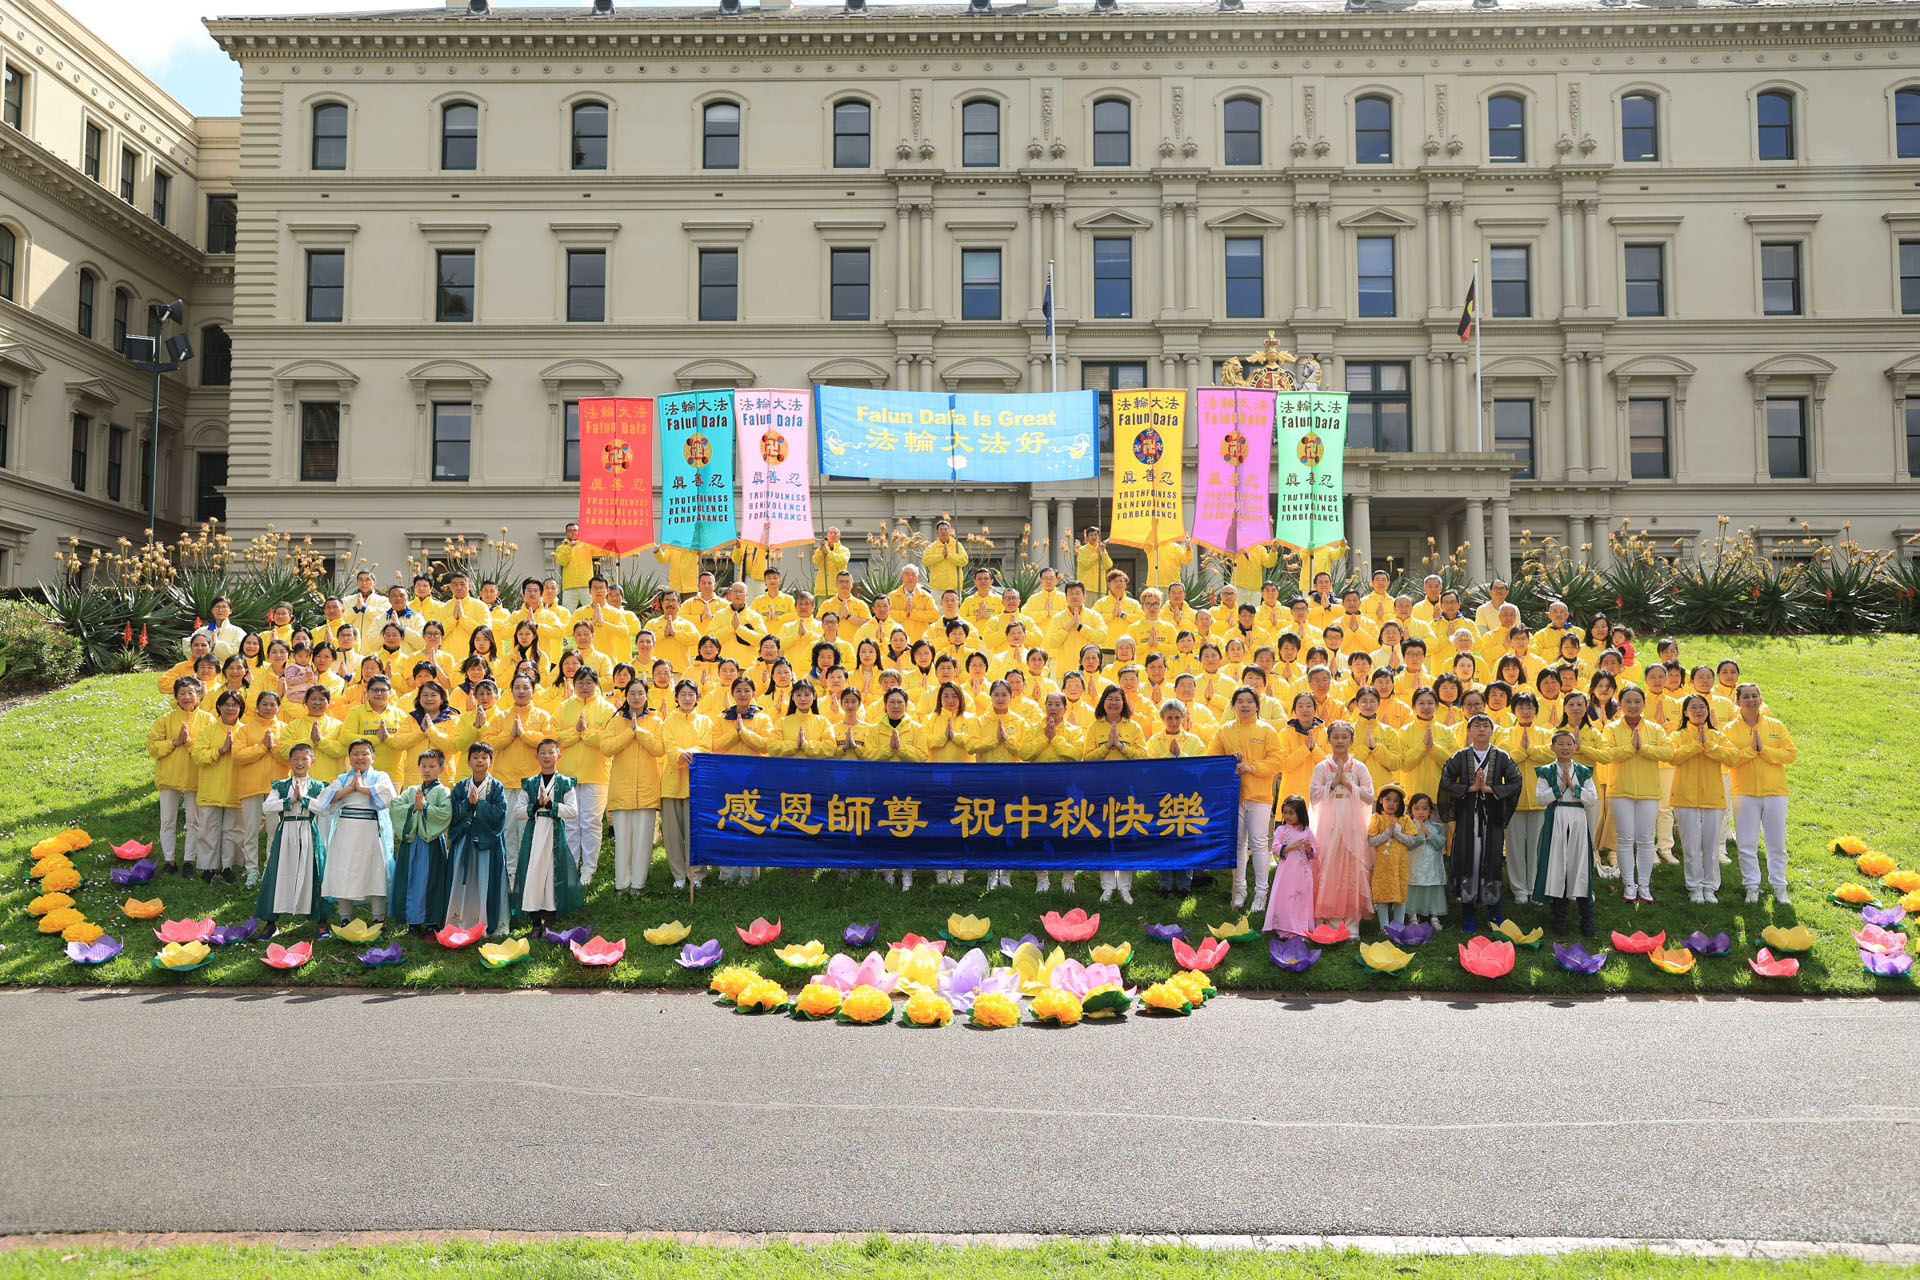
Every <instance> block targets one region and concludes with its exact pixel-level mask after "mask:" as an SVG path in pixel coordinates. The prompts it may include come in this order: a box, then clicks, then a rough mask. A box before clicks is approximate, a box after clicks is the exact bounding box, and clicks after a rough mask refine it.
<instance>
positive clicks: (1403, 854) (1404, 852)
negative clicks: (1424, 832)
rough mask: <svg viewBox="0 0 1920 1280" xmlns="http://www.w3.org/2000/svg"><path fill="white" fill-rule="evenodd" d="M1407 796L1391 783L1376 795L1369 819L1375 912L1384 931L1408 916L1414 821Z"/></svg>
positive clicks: (1368, 834) (1397, 785)
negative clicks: (1407, 809)
mask: <svg viewBox="0 0 1920 1280" xmlns="http://www.w3.org/2000/svg"><path fill="white" fill-rule="evenodd" d="M1406 799H1407V793H1406V792H1405V791H1402V790H1401V789H1400V784H1399V783H1397V782H1389V783H1388V784H1387V785H1386V786H1384V787H1381V788H1380V794H1379V795H1378V796H1376V797H1375V798H1374V802H1373V817H1372V818H1371V819H1369V820H1368V822H1367V845H1368V846H1369V847H1370V848H1371V849H1372V850H1373V914H1374V918H1375V920H1377V921H1378V922H1379V924H1380V928H1381V929H1382V930H1385V929H1386V927H1387V926H1388V925H1389V924H1401V923H1403V922H1404V921H1405V920H1406V918H1407V872H1408V870H1409V867H1410V859H1409V857H1408V850H1409V849H1410V848H1411V847H1412V845H1413V823H1412V822H1411V821H1409V820H1408V819H1407V816H1406V814H1405V813H1403V812H1402V811H1401V806H1402V805H1403V804H1404V803H1405V802H1406Z"/></svg>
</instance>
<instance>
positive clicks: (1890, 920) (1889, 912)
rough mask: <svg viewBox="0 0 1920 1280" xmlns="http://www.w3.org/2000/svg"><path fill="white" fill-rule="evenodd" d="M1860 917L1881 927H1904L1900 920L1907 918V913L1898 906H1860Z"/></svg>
mask: <svg viewBox="0 0 1920 1280" xmlns="http://www.w3.org/2000/svg"><path fill="white" fill-rule="evenodd" d="M1860 918H1861V919H1862V920H1864V921H1865V922H1866V923H1868V924H1877V925H1879V926H1880V927H1881V928H1882V929H1902V928H1905V927H1906V926H1905V925H1904V924H1902V923H1901V922H1902V921H1904V920H1905V919H1906V918H1907V913H1906V911H1905V910H1903V909H1902V908H1900V907H1862V908H1860Z"/></svg>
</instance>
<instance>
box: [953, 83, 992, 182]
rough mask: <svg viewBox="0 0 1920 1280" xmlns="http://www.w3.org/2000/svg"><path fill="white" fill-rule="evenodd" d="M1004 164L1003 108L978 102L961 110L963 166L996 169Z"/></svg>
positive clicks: (987, 100) (971, 103)
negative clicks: (1001, 134) (1001, 110)
mask: <svg viewBox="0 0 1920 1280" xmlns="http://www.w3.org/2000/svg"><path fill="white" fill-rule="evenodd" d="M999 163H1000V104H999V103H997V102H994V101H992V100H991V99H988V98H975V99H974V100H973V101H972V102H969V103H967V104H965V105H964V106H962V107H961V108H960V164H961V166H962V167H963V168H968V169H992V168H995V167H997V166H998V165H999Z"/></svg>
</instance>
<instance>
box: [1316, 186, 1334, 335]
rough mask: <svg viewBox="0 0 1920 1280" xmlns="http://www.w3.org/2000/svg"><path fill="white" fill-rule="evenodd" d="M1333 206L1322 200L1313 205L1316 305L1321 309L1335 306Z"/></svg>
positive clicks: (1325, 309) (1324, 309)
mask: <svg viewBox="0 0 1920 1280" xmlns="http://www.w3.org/2000/svg"><path fill="white" fill-rule="evenodd" d="M1332 212H1333V210H1332V208H1331V207H1330V206H1329V204H1328V202H1327V201H1325V200H1322V201H1320V202H1318V203H1317V204H1315V205H1314V206H1313V252H1314V256H1315V258H1316V259H1317V261H1316V262H1315V263H1314V280H1315V282H1316V284H1315V288H1314V292H1315V293H1316V294H1317V295H1318V296H1317V297H1316V298H1315V299H1314V305H1315V306H1316V307H1318V308H1319V309H1320V310H1321V311H1327V310H1330V309H1331V308H1332V306H1333V233H1332V217H1331V215H1332Z"/></svg>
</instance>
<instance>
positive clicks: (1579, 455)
mask: <svg viewBox="0 0 1920 1280" xmlns="http://www.w3.org/2000/svg"><path fill="white" fill-rule="evenodd" d="M1580 369H1581V361H1580V353H1579V352H1578V351H1569V352H1567V353H1566V354H1565V355H1563V356H1562V357H1561V358H1560V381H1561V383H1562V385H1561V388H1560V404H1561V406H1562V407H1561V414H1562V416H1563V417H1565V418H1566V420H1567V471H1566V475H1565V476H1564V477H1554V478H1555V479H1562V478H1564V479H1567V480H1581V479H1584V478H1585V477H1586V474H1587V437H1586V432H1585V428H1584V426H1583V423H1584V421H1585V418H1586V397H1585V396H1584V395H1583V394H1581V390H1580V382H1581V379H1580Z"/></svg>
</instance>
